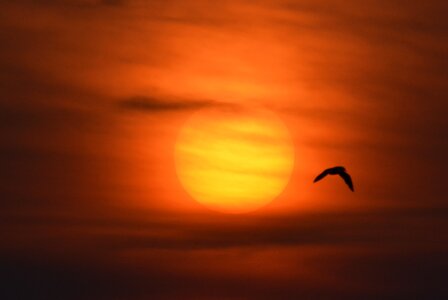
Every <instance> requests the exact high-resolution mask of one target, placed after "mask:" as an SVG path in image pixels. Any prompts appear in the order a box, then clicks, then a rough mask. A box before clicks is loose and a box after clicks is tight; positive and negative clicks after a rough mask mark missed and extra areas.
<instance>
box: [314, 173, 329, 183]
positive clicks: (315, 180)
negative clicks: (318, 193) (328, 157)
mask: <svg viewBox="0 0 448 300" xmlns="http://www.w3.org/2000/svg"><path fill="white" fill-rule="evenodd" d="M327 175H328V170H325V171H323V172H322V173H320V174H319V175H317V177H316V178H314V181H313V182H318V181H319V180H321V179H322V178H324V177H325V176H327Z"/></svg>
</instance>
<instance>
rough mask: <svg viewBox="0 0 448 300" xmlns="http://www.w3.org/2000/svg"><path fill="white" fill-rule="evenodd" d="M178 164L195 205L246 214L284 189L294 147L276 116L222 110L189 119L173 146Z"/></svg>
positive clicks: (247, 110) (255, 110)
mask: <svg viewBox="0 0 448 300" xmlns="http://www.w3.org/2000/svg"><path fill="white" fill-rule="evenodd" d="M175 164H176V171H177V175H178V177H179V180H180V182H181V184H182V186H183V187H184V188H185V190H186V191H187V192H188V194H190V195H191V196H192V197H193V198H194V199H195V200H196V201H198V202H199V203H201V204H203V205H205V206H206V207H208V208H210V209H213V210H216V211H220V212H226V213H246V212H251V211H254V210H256V209H258V208H260V207H263V206H265V205H266V204H268V203H269V202H271V201H272V200H273V199H275V198H276V197H277V196H278V195H279V194H280V193H281V192H282V191H283V190H284V188H285V187H286V185H287V184H288V182H289V178H290V176H291V172H292V170H293V167H294V147H293V142H292V139H291V136H290V134H289V131H288V129H287V128H286V126H285V124H284V123H283V122H282V120H280V118H278V117H277V116H276V115H275V114H274V113H272V112H270V111H268V110H266V109H260V108H247V107H235V106H218V107H214V108H207V109H202V110H200V111H198V112H196V113H194V114H193V115H192V116H191V117H190V118H189V119H188V120H187V121H186V123H185V124H184V126H183V127H182V128H181V130H180V133H179V136H178V139H177V142H176V145H175Z"/></svg>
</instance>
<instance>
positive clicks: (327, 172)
mask: <svg viewBox="0 0 448 300" xmlns="http://www.w3.org/2000/svg"><path fill="white" fill-rule="evenodd" d="M327 175H339V176H341V177H342V179H344V181H345V183H346V184H347V185H348V187H349V188H350V189H351V190H352V192H354V191H355V190H354V188H353V182H352V178H351V177H350V175H348V173H347V172H346V171H345V168H344V167H333V168H329V169H326V170H325V171H323V172H322V173H320V174H319V175H318V176H317V177H316V178H315V179H314V181H313V182H318V181H319V180H321V179H322V178H324V177H325V176H327Z"/></svg>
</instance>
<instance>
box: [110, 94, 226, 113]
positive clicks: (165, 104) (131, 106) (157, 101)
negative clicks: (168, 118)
mask: <svg viewBox="0 0 448 300" xmlns="http://www.w3.org/2000/svg"><path fill="white" fill-rule="evenodd" d="M212 105H217V103H216V102H213V101H209V100H167V99H162V98H155V97H145V96H135V97H131V98H129V99H126V100H122V101H120V102H118V106H119V107H121V108H123V109H127V110H135V111H143V112H163V111H180V110H194V109H199V108H203V107H207V106H212Z"/></svg>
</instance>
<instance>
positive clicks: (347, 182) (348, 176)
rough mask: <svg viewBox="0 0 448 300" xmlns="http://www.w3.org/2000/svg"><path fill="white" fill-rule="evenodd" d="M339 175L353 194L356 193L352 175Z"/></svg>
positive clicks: (343, 173)
mask: <svg viewBox="0 0 448 300" xmlns="http://www.w3.org/2000/svg"><path fill="white" fill-rule="evenodd" d="M339 175H340V176H341V177H342V179H344V181H345V183H346V184H347V185H348V187H349V188H350V189H351V190H352V192H354V191H355V190H354V188H353V182H352V178H351V177H350V175H348V173H346V172H341V173H339Z"/></svg>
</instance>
